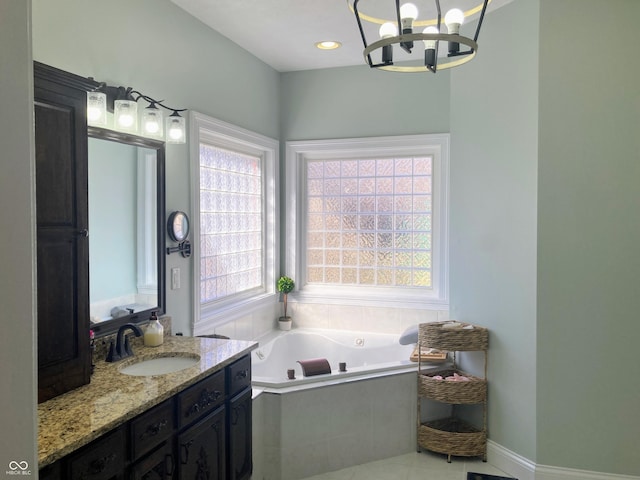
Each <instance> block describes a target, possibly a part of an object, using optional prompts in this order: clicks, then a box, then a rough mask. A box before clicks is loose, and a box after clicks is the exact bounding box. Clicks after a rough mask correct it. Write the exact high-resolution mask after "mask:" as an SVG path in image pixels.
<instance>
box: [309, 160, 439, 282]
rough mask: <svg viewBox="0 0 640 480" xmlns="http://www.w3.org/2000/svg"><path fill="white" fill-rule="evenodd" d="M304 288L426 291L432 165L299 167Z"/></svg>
mask: <svg viewBox="0 0 640 480" xmlns="http://www.w3.org/2000/svg"><path fill="white" fill-rule="evenodd" d="M306 185H307V189H306V190H307V199H306V200H307V201H306V219H307V229H306V231H307V233H306V268H307V271H306V278H307V282H308V284H309V285H313V284H324V285H362V286H385V287H390V286H400V287H421V288H427V289H431V288H432V253H433V252H432V213H433V212H432V204H433V200H432V190H433V157H432V156H431V155H421V156H407V157H381V158H364V159H335V158H334V159H319V160H308V161H307V162H306Z"/></svg>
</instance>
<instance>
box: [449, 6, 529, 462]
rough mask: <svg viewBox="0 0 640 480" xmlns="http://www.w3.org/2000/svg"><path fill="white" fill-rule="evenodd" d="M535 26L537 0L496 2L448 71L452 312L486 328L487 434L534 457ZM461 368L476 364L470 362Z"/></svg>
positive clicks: (523, 454) (492, 438)
mask: <svg viewBox="0 0 640 480" xmlns="http://www.w3.org/2000/svg"><path fill="white" fill-rule="evenodd" d="M537 27H538V2H537V1H529V0H526V1H522V0H521V1H515V2H513V3H511V4H509V5H507V6H505V7H503V8H501V9H500V10H498V11H497V12H494V13H492V14H490V15H489V16H488V17H487V18H486V19H485V23H484V25H483V30H482V32H481V35H480V37H479V49H478V57H477V58H476V59H475V60H474V61H473V62H471V63H469V64H468V65H465V66H464V67H461V68H459V69H455V70H453V71H452V73H451V220H450V255H449V256H450V265H451V272H450V273H451V284H450V288H451V305H450V316H451V318H454V319H457V320H462V321H468V322H472V323H477V324H479V325H483V326H486V327H488V328H489V330H490V342H489V372H488V377H489V403H488V404H489V417H488V422H489V437H490V438H491V440H493V441H495V442H497V443H498V444H500V445H502V446H504V447H506V448H508V449H510V450H512V451H515V452H517V453H518V454H520V455H522V456H524V457H526V458H528V459H530V460H535V458H536V396H535V392H536V379H535V367H536V363H535V359H536V338H535V325H536V200H537V193H536V189H537V183H536V179H537V173H536V169H537V141H538V137H537V119H538V113H537V109H538V98H537V90H538V81H537V67H538V65H537V57H538V28H537ZM475 360H478V358H475ZM468 363H469V362H468ZM466 367H467V368H468V369H469V370H474V369H476V368H477V362H476V363H475V366H474V365H471V364H469V365H466ZM478 373H480V372H478Z"/></svg>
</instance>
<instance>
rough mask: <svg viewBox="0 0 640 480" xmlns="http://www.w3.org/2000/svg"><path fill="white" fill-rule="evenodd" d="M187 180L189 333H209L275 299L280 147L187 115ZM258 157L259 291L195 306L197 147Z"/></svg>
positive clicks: (240, 130)
mask: <svg viewBox="0 0 640 480" xmlns="http://www.w3.org/2000/svg"><path fill="white" fill-rule="evenodd" d="M189 123H190V125H191V126H190V135H189V149H190V162H189V163H190V181H191V212H192V217H193V218H192V221H191V226H192V229H193V243H192V253H193V258H194V262H193V285H194V293H193V312H194V316H193V318H194V320H193V334H194V335H200V334H203V333H210V332H211V331H212V329H213V328H214V327H216V326H218V325H221V324H224V323H227V322H229V321H231V320H234V319H236V318H238V317H240V316H244V315H247V314H250V313H251V312H253V311H255V310H258V309H261V308H265V307H272V305H273V304H274V303H276V302H277V300H278V298H277V295H276V291H275V283H276V269H277V268H278V266H279V241H278V233H279V231H280V225H279V215H278V213H279V211H280V210H279V189H278V185H279V181H278V165H279V160H278V159H279V156H278V153H279V146H280V144H279V142H278V141H277V140H274V139H272V138H269V137H266V136H263V135H260V134H258V133H255V132H252V131H249V130H246V129H244V128H241V127H238V126H235V125H232V124H230V123H227V122H224V121H222V120H218V119H215V118H212V117H209V116H208V115H204V114H202V113H198V112H194V111H191V112H190V114H189ZM201 143H208V144H211V145H214V146H216V147H220V148H226V149H231V150H235V151H238V152H242V153H248V154H250V155H256V156H260V157H261V159H262V164H263V165H262V171H263V202H264V203H263V208H264V216H263V224H262V225H263V227H262V228H263V233H264V238H263V249H264V258H263V287H262V288H259V289H253V290H249V291H246V292H243V293H240V294H236V295H233V296H230V297H226V298H222V299H219V300H216V301H213V302H208V303H206V304H201V302H200V271H201V269H200V260H201V256H200V255H201V248H200V144H201Z"/></svg>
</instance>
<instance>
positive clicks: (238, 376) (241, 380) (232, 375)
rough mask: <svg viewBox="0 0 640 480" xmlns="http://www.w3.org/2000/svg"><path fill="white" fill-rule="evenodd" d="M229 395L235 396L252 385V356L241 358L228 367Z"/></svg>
mask: <svg viewBox="0 0 640 480" xmlns="http://www.w3.org/2000/svg"><path fill="white" fill-rule="evenodd" d="M227 375H228V380H227V385H228V386H229V387H228V390H229V396H233V395H235V394H236V393H238V392H240V391H241V390H243V389H245V388H246V387H248V386H249V385H251V357H250V356H249V355H247V356H245V357H243V358H241V359H240V360H238V361H237V362H235V363H232V364H231V365H229V367H227Z"/></svg>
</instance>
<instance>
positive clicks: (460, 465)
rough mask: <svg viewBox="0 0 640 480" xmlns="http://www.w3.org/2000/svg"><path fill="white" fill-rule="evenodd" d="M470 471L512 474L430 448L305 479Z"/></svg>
mask: <svg viewBox="0 0 640 480" xmlns="http://www.w3.org/2000/svg"><path fill="white" fill-rule="evenodd" d="M467 472H475V473H486V474H490V475H499V476H509V475H507V474H506V473H504V472H501V471H500V470H498V469H497V468H495V467H492V466H491V465H489V464H488V463H484V462H482V460H480V459H475V458H473V459H472V458H467V459H465V458H461V457H458V458H455V457H454V458H452V460H451V463H447V460H446V456H444V455H439V454H435V453H430V452H423V453H407V454H405V455H400V456H398V457H392V458H387V459H384V460H378V461H375V462H370V463H365V464H363V465H356V466H355V467H349V468H345V469H343V470H338V471H336V472H329V473H323V474H321V475H315V476H313V477H308V478H306V479H304V480H466V478H467Z"/></svg>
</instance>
